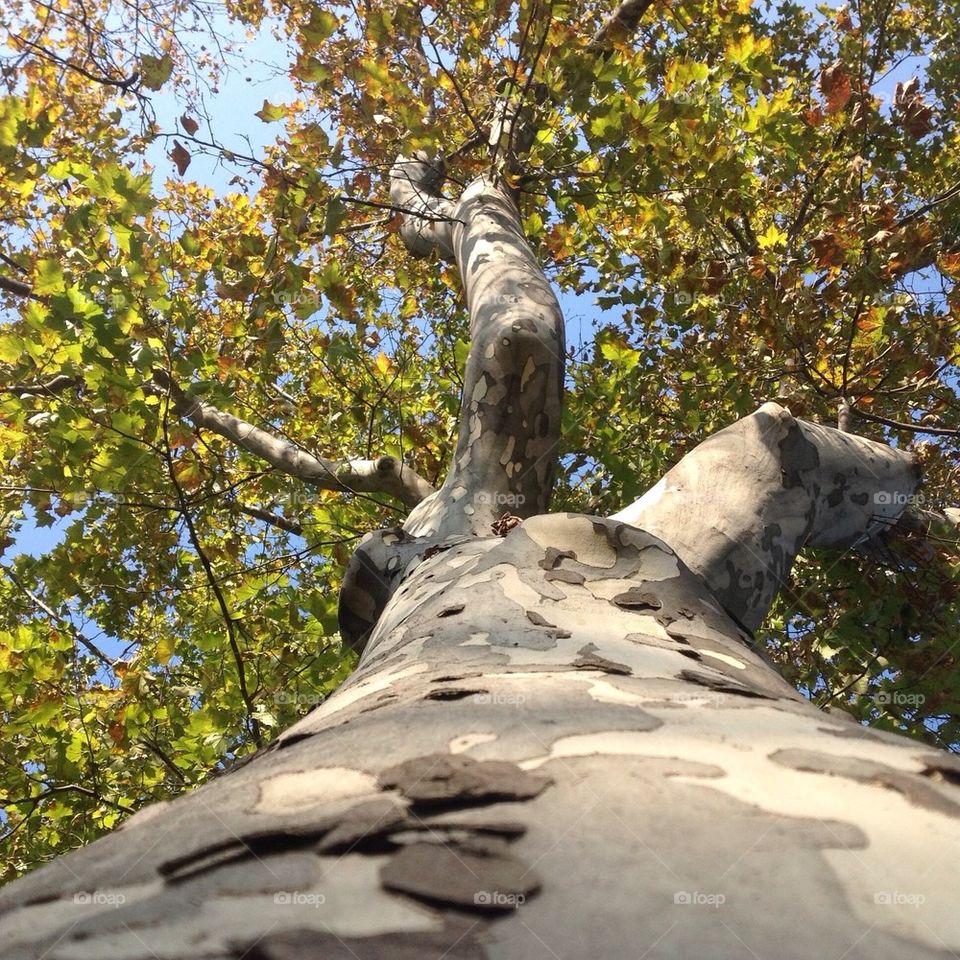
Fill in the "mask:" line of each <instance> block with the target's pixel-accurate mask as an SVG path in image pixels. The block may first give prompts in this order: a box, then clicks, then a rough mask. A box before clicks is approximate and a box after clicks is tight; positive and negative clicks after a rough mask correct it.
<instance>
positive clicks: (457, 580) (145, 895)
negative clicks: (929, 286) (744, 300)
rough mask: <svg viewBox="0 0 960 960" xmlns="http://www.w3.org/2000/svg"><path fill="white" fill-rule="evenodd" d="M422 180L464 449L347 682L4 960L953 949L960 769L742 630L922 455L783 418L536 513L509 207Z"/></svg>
mask: <svg viewBox="0 0 960 960" xmlns="http://www.w3.org/2000/svg"><path fill="white" fill-rule="evenodd" d="M417 163H420V161H415V162H414V164H417ZM404 170H405V171H406V176H405V177H404V176H403V171H404ZM428 179H429V178H428V177H427V175H426V173H425V171H424V169H423V168H418V167H416V166H415V165H414V166H411V165H409V164H406V165H405V166H401V167H400V168H399V170H398V172H397V174H396V176H395V190H396V193H397V194H398V195H400V194H402V199H403V201H404V206H405V208H407V209H422V210H423V211H424V212H425V213H430V215H431V216H434V215H435V214H436V215H437V216H441V215H442V216H446V217H448V218H449V219H448V220H447V221H446V226H436V225H435V224H442V221H441V220H430V221H429V223H423V222H417V221H416V220H414V222H413V223H412V225H411V229H408V230H405V233H404V236H405V238H406V239H407V242H408V243H409V244H410V245H411V247H412V248H413V249H414V250H416V251H417V252H419V253H421V254H427V253H429V252H430V249H432V248H438V249H439V250H440V252H441V253H442V254H444V255H447V256H452V257H453V258H454V259H455V260H456V262H457V264H458V266H459V268H460V270H461V274H462V276H463V283H464V289H465V294H466V297H467V302H468V304H469V307H470V313H471V335H472V337H473V341H472V344H471V351H470V357H469V360H468V363H467V371H466V376H465V392H464V397H463V404H462V411H461V424H460V435H459V440H458V445H457V449H456V453H455V456H454V461H453V463H452V465H451V468H450V472H449V474H448V476H447V478H446V480H445V482H444V484H443V486H442V487H441V489H440V490H439V491H438V492H437V493H436V494H434V495H432V496H431V497H429V498H428V499H427V500H425V501H423V503H421V504H420V505H419V506H418V507H416V508H415V509H414V511H413V513H412V514H411V517H410V519H408V521H407V523H406V524H405V525H404V527H402V528H398V529H397V530H391V531H380V532H378V533H377V534H373V535H371V536H370V537H369V539H368V540H367V541H366V542H365V544H364V545H363V546H362V547H361V549H360V550H359V551H358V554H357V557H356V558H355V561H354V563H353V564H352V565H351V570H350V571H349V572H348V578H347V579H348V582H347V584H346V586H345V590H344V593H345V595H346V597H347V603H346V604H345V606H344V608H343V610H342V616H343V632H344V635H345V636H346V637H348V638H349V637H353V638H355V639H356V640H357V641H358V642H363V641H365V642H366V648H365V650H364V653H363V656H362V658H361V662H360V665H359V667H358V669H357V671H356V672H355V673H354V675H353V676H352V677H351V678H350V679H349V680H348V681H347V683H346V684H344V685H343V687H341V688H340V689H339V690H338V691H337V692H336V693H335V694H333V695H332V696H331V697H330V698H329V699H328V700H327V701H326V702H325V703H323V704H322V705H321V706H320V707H319V708H318V709H316V710H315V711H314V712H312V713H311V714H309V715H308V716H307V717H306V718H304V719H303V720H302V721H301V722H299V723H298V724H296V725H295V726H294V727H293V728H291V729H290V730H288V731H286V732H285V733H284V734H282V735H281V736H280V738H279V739H278V740H277V741H276V742H274V743H273V744H271V745H270V746H269V747H267V748H265V749H264V750H262V751H260V752H259V753H257V754H256V755H255V756H254V758H253V759H252V760H251V761H250V762H248V763H245V764H243V765H238V766H237V767H236V768H234V769H233V770H232V771H231V772H229V773H228V774H227V775H225V776H222V777H220V778H219V779H217V780H215V781H213V782H211V783H209V784H207V785H205V786H204V787H202V788H200V789H199V790H196V791H194V792H192V793H191V794H189V795H186V796H184V797H181V798H179V799H178V800H176V801H174V802H172V803H168V804H160V805H157V806H153V807H149V808H147V809H145V810H144V811H142V812H140V813H138V814H137V815H136V816H134V817H133V818H132V819H130V820H129V821H128V822H127V823H126V824H125V825H124V826H123V827H122V829H120V830H118V831H116V832H115V833H113V834H111V835H109V836H107V837H105V838H104V839H102V840H100V841H98V842H97V843H95V844H93V845H91V846H90V847H88V848H86V849H84V850H81V851H78V852H76V853H73V854H70V855H69V856H66V857H62V858H60V859H58V860H56V861H54V862H53V863H51V864H50V865H48V866H47V867H45V868H43V869H41V870H39V871H37V872H35V873H34V874H31V875H29V876H27V877H25V878H23V879H21V880H20V881H18V882H17V883H15V884H12V885H10V886H8V887H7V888H5V889H4V890H3V891H0V937H4V938H5V940H4V943H5V948H4V957H5V958H9V960H27V958H31V960H33V958H40V957H43V958H46V960H113V958H126V960H134V958H142V960H151V958H156V957H163V958H178V960H179V958H191V960H193V958H205V960H213V958H228V957H229V958H237V960H239V958H250V960H265V958H269V960H292V958H297V960H305V958H324V960H326V958H379V957H384V958H386V957H390V958H394V957H397V958H414V957H416V958H433V960H439V958H467V957H469V958H480V957H491V958H523V960H528V958H540V957H543V958H557V957H563V958H571V960H578V958H583V957H588V956H599V957H611V958H621V957H622V958H637V957H643V958H649V960H659V958H662V960H667V958H670V960H676V958H685V957H691V958H692V957H702V956H708V957H711V958H714V960H723V958H754V960H756V958H760V960H775V958H784V957H787V958H801V957H802V958H804V960H806V958H808V957H811V956H813V957H828V958H831V957H837V958H839V957H843V958H846V960H857V958H862V960H867V958H870V960H877V958H890V960H904V958H907V960H911V958H916V960H934V958H946V957H949V956H954V955H955V954H956V952H957V951H960V919H958V915H957V913H956V910H955V909H954V904H953V890H954V886H955V877H956V872H955V866H954V861H955V859H956V850H957V848H958V844H960V763H958V762H957V760H956V758H955V757H952V756H949V755H946V754H944V753H940V752H936V751H933V750H931V749H928V748H925V747H923V746H920V745H918V744H917V743H915V742H912V741H908V740H906V739H904V738H902V737H897V736H893V735H889V734H881V733H877V732H875V731H871V730H867V729H865V728H863V727H861V726H859V725H858V724H856V723H854V722H852V721H851V720H849V719H847V718H845V717H844V716H843V715H842V714H838V715H833V714H831V715H827V714H824V713H822V712H821V711H819V710H817V709H816V708H814V707H813V706H812V705H811V704H810V703H809V702H808V701H806V700H804V699H803V698H802V697H801V696H800V695H799V694H798V693H797V692H796V691H795V690H793V689H792V688H791V687H790V686H789V685H788V684H787V683H786V682H785V681H784V680H783V679H782V678H781V677H779V676H778V675H777V673H776V672H775V670H774V669H773V668H772V667H771V666H770V665H769V664H768V663H767V662H766V660H765V659H764V657H763V656H762V654H761V653H760V652H759V651H757V650H755V649H754V642H753V638H752V636H751V634H750V632H749V629H748V628H749V627H750V625H751V624H753V623H755V622H759V619H760V618H761V617H762V615H763V612H764V611H765V609H766V605H768V604H769V602H770V600H771V599H772V597H773V594H774V593H775V590H776V587H777V585H778V584H779V582H780V580H781V579H782V578H783V577H784V576H785V575H786V573H787V571H788V570H789V566H790V563H791V562H792V560H793V558H794V556H795V555H796V552H797V550H799V549H800V548H801V547H803V546H805V545H832V546H850V545H853V544H856V543H857V542H858V541H859V540H860V539H861V538H863V537H868V536H869V535H870V533H871V531H872V530H873V529H874V527H875V526H876V525H877V524H878V523H882V522H886V521H887V520H891V521H892V520H893V519H895V518H896V516H897V514H898V513H899V508H900V504H901V502H902V498H903V497H906V496H907V495H908V494H909V493H910V491H912V490H913V487H914V485H915V483H916V471H915V468H914V465H913V463H912V462H911V461H910V460H909V458H906V457H904V456H903V455H902V454H899V453H897V452H896V451H892V450H889V449H888V448H885V447H882V446H880V445H877V444H870V443H869V442H868V441H864V440H862V439H860V438H857V437H854V436H851V435H847V434H841V433H839V432H838V431H835V430H830V429H828V428H825V427H820V426H817V425H814V424H806V423H803V422H801V421H798V420H795V419H794V418H792V417H790V415H789V414H787V413H786V411H784V410H783V409H782V408H780V407H777V406H776V405H767V406H764V407H763V408H761V410H760V411H758V412H757V413H756V414H754V415H753V416H752V417H748V418H746V419H745V420H744V421H741V422H740V423H738V424H735V425H734V426H733V427H731V428H729V429H728V430H725V431H722V432H721V433H719V434H717V435H716V436H715V437H713V438H711V439H710V440H708V441H707V442H706V443H704V444H703V445H701V446H700V447H699V448H697V449H696V450H694V451H693V452H692V453H691V454H690V455H689V456H688V457H687V458H685V460H684V461H682V462H681V463H680V464H679V465H678V466H677V467H676V468H675V469H674V471H671V473H670V474H668V476H667V477H666V478H665V480H664V482H663V483H662V484H661V485H658V487H657V488H655V490H654V491H653V492H652V493H651V494H649V495H648V496H647V497H644V498H642V499H641V501H639V503H638V504H635V505H634V507H632V508H627V510H626V511H625V515H624V516H621V517H614V518H597V517H587V516H580V515H572V514H549V513H546V512H545V511H546V509H547V505H548V498H549V486H550V476H551V470H552V466H553V463H554V461H555V458H556V443H557V438H558V431H559V416H560V389H561V384H562V377H563V341H562V329H561V320H560V314H559V308H558V307H557V305H556V301H555V299H554V298H553V295H552V293H550V291H549V287H548V286H547V283H546V280H545V279H544V278H543V275H542V272H541V271H540V269H539V267H538V266H537V264H536V261H535V259H534V258H533V256H532V254H531V253H530V250H529V248H528V247H527V246H526V244H525V241H524V240H523V237H522V233H521V232H520V229H519V220H518V217H517V213H516V208H515V207H514V205H513V201H512V199H511V198H510V196H509V194H508V193H507V192H506V191H504V190H503V189H502V188H501V187H499V186H498V185H497V184H495V183H491V182H488V181H486V180H480V181H477V182H476V183H475V184H473V185H471V187H469V188H468V190H467V191H466V193H465V194H464V196H463V197H462V198H461V199H460V200H459V201H456V203H454V202H453V201H443V200H441V199H440V197H439V194H438V193H437V190H438V185H437V184H436V183H435V182H434V183H429V182H428ZM414 194H417V196H414ZM417 197H419V200H418V199H417ZM398 199H399V197H398ZM417 202H421V203H422V204H423V206H422V208H420V207H417V206H416V205H415V204H416V203H417ZM440 211H443V213H442V214H441V213H440ZM707 492H709V496H707V495H706V494H707ZM879 494H884V495H885V496H882V497H881V496H878V495H879ZM887 494H889V503H885V502H884V501H885V500H886V499H887V497H886V495H887ZM508 497H512V498H513V500H512V501H510V502H509V503H508V502H507V501H506V499H505V498H508ZM521 498H522V499H521ZM685 504H686V507H685V506H684V505H685ZM887 506H889V509H886V507H887ZM507 507H508V508H509V509H501V508H507ZM504 513H507V514H508V516H506V517H505V516H504V515H503V514H504ZM627 521H629V522H627ZM503 534H505V535H503Z"/></svg>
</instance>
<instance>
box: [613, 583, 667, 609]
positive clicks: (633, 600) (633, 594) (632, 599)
mask: <svg viewBox="0 0 960 960" xmlns="http://www.w3.org/2000/svg"><path fill="white" fill-rule="evenodd" d="M613 602H614V603H615V604H616V605H617V606H618V607H622V608H623V609H624V610H659V609H660V608H661V607H662V606H663V604H662V603H661V602H660V601H659V600H658V599H657V598H656V596H654V595H653V594H652V593H650V591H649V590H643V589H641V588H640V587H631V588H630V589H629V590H627V591H626V593H618V594H617V595H616V596H615V597H614V598H613Z"/></svg>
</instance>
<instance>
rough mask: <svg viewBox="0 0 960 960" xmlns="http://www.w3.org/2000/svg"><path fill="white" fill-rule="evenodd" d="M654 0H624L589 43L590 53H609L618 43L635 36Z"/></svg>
mask: <svg viewBox="0 0 960 960" xmlns="http://www.w3.org/2000/svg"><path fill="white" fill-rule="evenodd" d="M652 5H653V0H624V2H623V3H621V4H620V5H619V6H618V7H617V9H616V10H614V11H613V14H612V15H611V16H610V18H609V19H608V20H607V22H606V23H605V24H604V25H603V26H602V27H601V28H600V29H599V30H598V31H597V32H596V33H595V34H594V36H593V39H592V40H591V41H590V43H589V44H587V52H588V53H607V52H609V51H610V50H612V49H613V46H614V45H615V44H616V43H621V42H623V41H624V40H626V39H628V38H629V37H631V36H633V33H634V31H635V30H636V29H637V27H638V25H639V24H640V20H641V18H642V17H643V15H644V14H645V13H646V12H647V10H649V9H650V7H651V6H652Z"/></svg>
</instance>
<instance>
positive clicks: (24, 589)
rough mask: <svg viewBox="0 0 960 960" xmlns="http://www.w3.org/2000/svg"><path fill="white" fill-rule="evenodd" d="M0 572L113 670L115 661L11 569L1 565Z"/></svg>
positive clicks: (92, 654) (76, 640)
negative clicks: (45, 601)
mask: <svg viewBox="0 0 960 960" xmlns="http://www.w3.org/2000/svg"><path fill="white" fill-rule="evenodd" d="M0 570H2V571H3V572H4V573H5V574H6V575H7V576H8V577H9V578H10V580H11V582H12V583H13V584H14V586H16V588H17V589H18V590H20V591H21V593H24V594H26V595H27V596H28V597H29V598H30V601H31V602H32V603H33V605H34V606H35V607H37V608H38V609H39V610H42V611H43V613H44V614H46V616H47V617H49V618H50V620H52V621H53V622H54V623H55V624H56V625H57V626H59V627H62V628H63V629H65V630H66V631H67V632H68V633H69V634H70V636H71V637H73V639H74V641H75V642H76V643H79V644H80V646H81V647H83V648H84V649H86V650H87V651H88V652H89V653H90V654H91V656H93V657H95V658H96V659H97V660H99V661H100V663H102V664H103V665H104V666H105V667H110V669H111V670H112V669H113V661H112V660H111V659H110V658H109V657H108V656H107V655H106V654H105V653H104V652H103V651H102V650H101V649H100V648H99V647H98V646H97V645H96V644H94V643H93V642H91V641H90V640H88V639H87V638H86V637H85V636H84V635H83V634H82V633H80V631H79V630H77V628H76V627H75V626H74V625H73V624H72V623H70V621H69V620H67V619H65V618H64V617H62V616H61V615H60V614H59V613H57V612H56V610H54V609H53V608H52V607H49V606H47V604H45V603H44V602H43V600H41V599H40V598H39V597H38V596H37V595H36V594H35V593H34V592H33V591H32V590H31V589H30V588H29V587H28V586H27V585H26V584H25V583H24V582H23V581H22V580H21V579H20V578H19V577H18V576H17V575H16V574H15V573H14V572H13V571H12V570H11V569H10V568H9V567H7V566H4V565H3V564H0Z"/></svg>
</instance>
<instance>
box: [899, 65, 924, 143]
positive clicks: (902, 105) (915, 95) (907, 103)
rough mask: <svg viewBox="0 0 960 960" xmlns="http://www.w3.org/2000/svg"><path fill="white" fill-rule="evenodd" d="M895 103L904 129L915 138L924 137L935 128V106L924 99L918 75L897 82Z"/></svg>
mask: <svg viewBox="0 0 960 960" xmlns="http://www.w3.org/2000/svg"><path fill="white" fill-rule="evenodd" d="M893 104H894V107H895V109H896V113H897V115H898V116H899V119H900V123H901V125H902V126H903V129H904V130H906V131H907V133H909V134H910V136H911V137H913V138H914V140H920V139H922V138H923V137H925V136H926V135H927V134H928V133H930V132H931V131H932V130H933V107H931V106H928V105H927V103H926V102H925V101H924V99H923V94H921V93H920V81H919V79H917V77H913V78H912V79H911V80H909V81H907V83H898V84H897V87H896V90H895V91H894V97H893Z"/></svg>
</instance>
